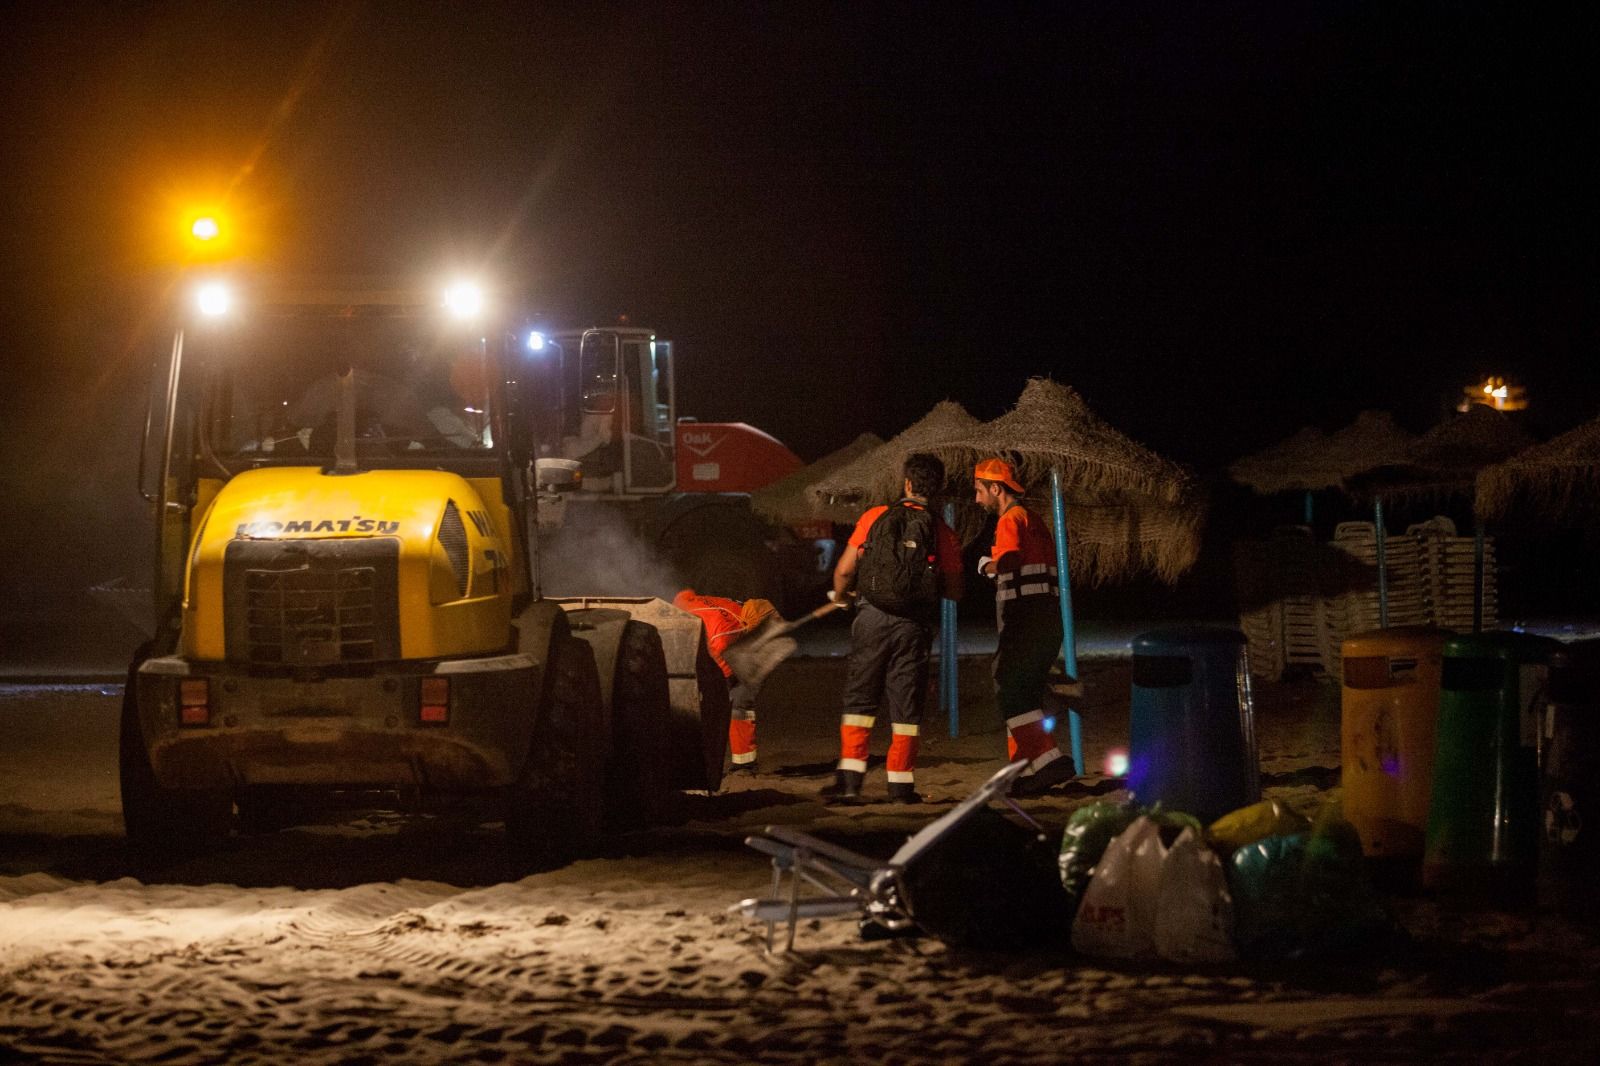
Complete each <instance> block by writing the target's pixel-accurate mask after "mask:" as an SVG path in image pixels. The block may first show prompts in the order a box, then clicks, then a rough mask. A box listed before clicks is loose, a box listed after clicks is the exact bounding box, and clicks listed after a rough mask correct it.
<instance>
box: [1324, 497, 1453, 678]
mask: <svg viewBox="0 0 1600 1066" xmlns="http://www.w3.org/2000/svg"><path fill="white" fill-rule="evenodd" d="M1333 547H1334V548H1335V549H1337V550H1338V551H1340V552H1342V553H1343V554H1345V555H1346V556H1348V557H1350V558H1351V559H1353V560H1355V562H1357V563H1358V564H1360V567H1361V568H1362V571H1363V573H1362V579H1361V580H1360V581H1358V582H1354V583H1352V582H1351V581H1350V580H1349V578H1348V576H1346V577H1344V578H1343V579H1342V580H1334V581H1330V592H1329V595H1328V597H1327V599H1326V600H1325V601H1324V611H1325V614H1324V618H1325V625H1324V628H1323V669H1325V670H1327V671H1328V672H1329V673H1336V672H1337V671H1338V669H1339V656H1340V649H1341V648H1342V647H1343V646H1344V640H1345V638H1346V637H1348V636H1350V635H1351V634H1352V633H1361V632H1364V631H1366V630H1369V629H1377V628H1378V627H1379V626H1380V625H1381V624H1382V611H1381V609H1380V607H1379V603H1378V574H1377V568H1378V538H1377V533H1376V531H1375V529H1374V527H1373V524H1372V523H1371V522H1340V523H1339V524H1338V525H1337V526H1335V527H1334V530H1333ZM1384 565H1385V570H1386V572H1387V574H1388V584H1389V596H1388V599H1389V624H1390V625H1391V626H1407V625H1426V624H1427V623H1428V621H1429V617H1428V598H1427V595H1426V588H1425V584H1426V583H1425V582H1424V580H1423V574H1422V551H1421V548H1420V546H1419V544H1418V541H1417V538H1416V537H1415V536H1413V535H1411V534H1390V535H1389V536H1387V537H1386V538H1385V539H1384Z"/></svg>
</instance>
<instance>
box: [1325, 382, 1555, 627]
mask: <svg viewBox="0 0 1600 1066" xmlns="http://www.w3.org/2000/svg"><path fill="white" fill-rule="evenodd" d="M1532 443H1533V441H1532V438H1530V437H1529V436H1528V435H1527V433H1525V432H1524V431H1523V430H1522V428H1521V427H1520V426H1518V425H1517V424H1516V423H1514V422H1512V421H1511V420H1510V419H1509V418H1507V417H1506V416H1505V415H1504V414H1501V413H1500V412H1499V411H1496V410H1494V409H1493V408H1492V407H1486V406H1484V405H1482V404H1473V405H1472V406H1471V407H1469V408H1467V410H1466V411H1464V412H1463V413H1461V414H1458V415H1456V416H1455V417H1453V418H1450V419H1448V420H1446V421H1444V422H1441V423H1440V424H1439V425H1437V426H1435V427H1434V428H1432V429H1430V430H1429V431H1428V432H1426V433H1424V434H1423V435H1422V436H1420V437H1418V438H1417V439H1416V440H1415V441H1413V442H1412V443H1411V445H1410V447H1408V448H1407V449H1406V450H1405V453H1404V454H1403V455H1401V456H1398V457H1396V458H1395V459H1393V460H1391V461H1389V462H1386V463H1382V464H1380V465H1378V466H1375V467H1373V468H1372V469H1370V470H1368V471H1366V472H1365V473H1362V474H1359V475H1357V476H1355V477H1352V478H1349V479H1347V481H1346V485H1345V487H1346V489H1348V490H1349V491H1351V492H1352V493H1353V494H1355V495H1357V496H1362V497H1366V498H1368V499H1371V500H1372V507H1373V525H1374V527H1375V530H1374V531H1375V532H1376V534H1377V546H1378V619H1379V623H1380V624H1381V625H1388V624H1389V604H1388V570H1387V563H1386V560H1385V558H1384V528H1383V508H1384V505H1385V504H1386V503H1391V502H1395V501H1400V500H1415V499H1429V498H1438V497H1442V496H1464V495H1470V494H1471V493H1472V491H1473V489H1474V487H1475V484H1476V481H1477V476H1478V471H1480V470H1482V469H1484V468H1485V467H1488V466H1492V465H1494V464H1495V463H1498V462H1501V461H1503V460H1505V459H1509V458H1511V457H1512V456H1514V455H1516V454H1517V453H1518V452H1521V451H1523V450H1525V449H1526V448H1527V447H1528V446H1529V445H1530V444H1532ZM1473 539H1474V555H1475V558H1476V567H1475V568H1476V577H1475V579H1474V581H1475V588H1474V594H1473V612H1472V615H1473V629H1474V630H1477V629H1478V628H1480V627H1481V624H1482V618H1483V523H1482V522H1474V523H1473Z"/></svg>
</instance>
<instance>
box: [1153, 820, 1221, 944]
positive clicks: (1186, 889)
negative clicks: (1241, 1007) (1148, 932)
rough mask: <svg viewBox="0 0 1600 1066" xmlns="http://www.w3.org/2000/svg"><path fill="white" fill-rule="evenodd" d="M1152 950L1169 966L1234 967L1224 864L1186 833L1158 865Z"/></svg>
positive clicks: (1202, 843)
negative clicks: (1159, 870) (1215, 964)
mask: <svg viewBox="0 0 1600 1066" xmlns="http://www.w3.org/2000/svg"><path fill="white" fill-rule="evenodd" d="M1154 939H1155V949H1156V953H1157V954H1159V955H1160V956H1161V957H1162V958H1163V959H1167V960H1169V961H1171V962H1189V963H1215V962H1232V961H1233V960H1234V959H1235V958H1236V957H1237V955H1236V953H1235V952H1234V948H1233V896H1232V895H1231V894H1230V893H1229V892H1228V875H1227V871H1225V870H1224V869H1223V868H1222V860H1220V859H1218V858H1217V853H1216V852H1214V851H1212V850H1211V848H1210V847H1208V846H1207V845H1206V843H1205V842H1204V841H1203V840H1201V838H1200V835H1199V834H1198V833H1196V832H1195V831H1194V830H1193V829H1185V830H1184V831H1183V832H1182V833H1181V834H1179V836H1178V839H1177V840H1175V841H1173V842H1172V847H1170V848H1168V849H1167V854H1166V858H1165V859H1164V860H1163V861H1162V863H1161V887H1160V889H1159V892H1158V894H1157V898H1156V918H1155V937H1154Z"/></svg>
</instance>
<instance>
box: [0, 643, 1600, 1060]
mask: <svg viewBox="0 0 1600 1066" xmlns="http://www.w3.org/2000/svg"><path fill="white" fill-rule="evenodd" d="M841 669H842V664H841V663H840V662H839V661H838V660H837V659H829V658H813V659H803V660H796V661H792V662H790V663H788V664H786V665H785V666H784V667H782V668H781V670H780V671H779V673H777V674H775V675H774V677H773V678H772V679H771V681H770V682H769V685H768V690H767V698H766V700H765V702H764V705H763V707H762V717H761V735H760V739H761V766H762V772H761V773H760V774H758V775H757V776H755V777H752V778H745V779H736V780H732V781H730V783H729V785H728V787H727V789H726V790H725V791H723V792H722V793H720V794H718V795H715V796H705V795H689V796H685V797H683V798H682V800H681V802H680V803H678V804H677V809H676V810H674V811H671V812H668V813H667V816H666V818H665V821H666V823H667V824H664V825H661V826H659V827H656V828H653V829H650V830H647V831H643V832H637V833H633V834H630V835H627V836H621V837H616V838H614V839H608V840H604V841H600V842H597V844H598V846H597V848H596V849H595V854H594V856H593V857H591V858H586V859H584V860H582V861H579V862H575V863H573V864H571V865H569V866H566V867H564V868H562V869H558V870H554V871H550V872H544V873H539V874H535V875H532V876H519V872H518V871H517V870H516V869H515V867H514V866H513V864H512V863H511V862H510V860H509V857H508V856H507V854H506V852H505V850H504V848H503V846H502V844H501V841H500V836H499V831H498V827H497V826H495V825H492V824H486V823H484V822H481V821H479V820H478V819H477V818H476V817H475V816H474V815H473V814H472V813H471V812H447V813H435V814H413V815H395V814H375V813H370V812H365V813H364V812H359V811H356V812H345V813H343V814H334V815H330V816H328V817H327V818H325V819H320V820H319V821H318V822H317V823H316V824H313V825H307V826H298V827H294V828H291V829H286V830H283V831H280V832H277V833H272V834H268V835H264V836H254V837H235V838H234V839H232V840H231V841H230V842H229V843H228V844H227V846H226V847H224V848H223V849H222V850H220V851H219V852H217V853H216V854H213V855H209V856H205V857H201V858H194V859H188V860H184V861H181V862H177V863H173V864H171V865H169V866H166V867H163V868H158V869H147V868H143V867H140V866H138V865H137V864H136V863H134V862H133V861H132V860H131V857H130V856H129V855H128V854H127V852H126V851H125V849H124V846H123V844H122V841H121V838H120V815H119V813H118V800H117V791H116V772H115V723H116V713H117V707H118V700H119V696H120V691H119V687H118V686H117V685H115V684H104V683H102V684H92V683H91V684H83V683H79V684H70V685H56V686H49V685H26V686H22V685H13V686H7V687H5V688H3V689H0V724H3V725H4V728H5V729H6V734H7V737H8V742H7V744H6V745H5V747H4V749H3V751H0V797H4V799H3V800H0V1062H10V1061H19V1062H28V1061H48V1062H71V1063H113V1062H184V1063H188V1062H196V1063H277V1062H288V1061H294V1062H298V1063H305V1064H317V1063H330V1064H331V1063H341V1064H343V1063H368V1062H508V1063H515V1062H602V1061H604V1062H645V1061H651V1062H656V1061H674V1062H749V1061H761V1062H797V1063H798V1062H847V1061H849V1062H855V1061H875V1062H884V1063H898V1062H979V1061H982V1062H991V1063H1047V1062H1059V1061H1083V1062H1118V1063H1121V1062H1128V1063H1133V1062H1167V1061H1172V1062H1177V1061H1184V1062H1194V1061H1206V1062H1261V1063H1269V1062H1271V1063H1278V1062H1312V1061H1317V1062H1346V1061H1348V1062H1355V1061H1361V1062H1402V1061H1403V1062H1416V1061H1438V1062H1482V1061H1494V1062H1523V1061H1538V1062H1540V1063H1557V1062H1574V1063H1576V1062H1589V1061H1592V1049H1593V1048H1594V1047H1595V1046H1600V1043H1597V1041H1600V998H1597V997H1596V995H1595V992H1596V988H1597V975H1600V948H1597V946H1596V942H1595V940H1594V939H1593V938H1592V937H1591V936H1589V935H1587V934H1585V933H1584V932H1582V931H1581V930H1578V929H1576V928H1574V927H1572V926H1570V925H1568V924H1567V923H1566V922H1564V921H1562V920H1560V919H1558V918H1556V917H1554V916H1552V915H1548V914H1536V913H1535V914H1522V915H1512V914H1499V913H1492V912H1466V911H1459V910H1451V909H1449V908H1446V907H1442V906H1440V905H1439V904H1437V903H1435V902H1432V901H1429V900H1425V899H1417V898H1411V899H1401V898H1392V897H1391V898H1390V899H1389V902H1390V904H1391V907H1392V910H1393V913H1394V916H1395V918H1396V919H1397V921H1398V923H1399V926H1400V927H1401V929H1403V930H1404V934H1403V935H1400V936H1397V937H1396V939H1395V941H1394V943H1393V944H1392V945H1390V947H1389V949H1388V950H1386V951H1384V952H1382V953H1381V954H1380V955H1378V956H1375V957H1373V958H1370V959H1367V960H1363V961H1362V962H1361V963H1360V964H1341V965H1337V966H1334V965H1330V964H1316V963H1305V964H1299V965H1294V966H1281V967H1273V968H1263V967H1252V966H1246V965H1237V966H1232V967H1225V968H1214V969H1203V970H1201V969H1196V970H1190V969H1184V968H1179V967H1173V966H1170V965H1165V964H1160V965H1133V964H1129V965H1126V966H1118V965H1110V964H1107V963H1104V962H1099V961H1095V960H1089V959H1084V958H1082V957H1077V956H1074V955H1072V954H1071V953H1070V952H1068V951H1065V950H1048V951H1042V952H1039V953H1034V954H1029V955H1001V954H989V953H983V952H970V951H957V950H953V949H950V948H948V947H946V946H945V945H943V944H942V943H940V942H939V941H937V940H935V939H932V938H921V939H907V940H891V941H881V942H865V941H863V940H862V939H861V938H860V937H859V936H858V934H857V930H856V927H855V923H854V922H853V921H849V920H827V921H813V922H809V923H806V924H805V925H804V926H803V927H802V928H801V930H800V931H799V936H798V939H797V944H796V950H794V951H792V952H788V953H769V952H767V951H766V950H765V930H764V927H763V926H761V925H759V924H752V923H749V922H747V921H745V920H744V919H742V918H741V917H739V916H737V915H735V914H732V913H730V912H729V907H730V905H732V904H734V903H735V902H736V901H737V900H739V899H741V898H743V897H746V896H752V895H761V894H763V893H764V892H765V891H766V889H767V887H768V885H769V880H770V870H769V868H768V867H767V865H766V863H765V861H764V859H763V858H762V857H761V856H760V855H758V854H756V853H755V852H754V851H752V850H750V849H748V848H746V847H745V846H744V845H743V839H744V837H745V836H746V835H748V834H749V833H751V832H755V831H758V830H759V829H760V827H762V826H764V825H768V824H775V823H785V824H792V825H797V826H802V827H805V828H806V829H807V830H808V831H810V832H812V833H815V834H817V835H819V836H822V837H825V838H827V839H830V840H833V841H836V842H839V843H842V844H844V845H846V846H848V847H850V848H853V849H855V850H857V851H860V852H863V853H866V854H871V855H882V856H887V855H889V854H890V853H891V852H892V851H893V850H894V848H895V847H896V846H897V845H898V844H899V843H900V842H901V841H902V840H903V839H904V838H905V836H906V835H908V834H909V833H910V832H912V831H914V830H915V829H916V828H918V827H920V826H921V825H922V824H924V823H925V822H926V821H928V820H930V819H931V818H933V817H935V816H937V814H938V813H940V812H941V811H942V810H945V809H948V806H949V805H950V804H951V803H953V802H955V801H957V800H958V799H959V798H961V797H962V796H964V795H965V794H966V793H967V792H969V791H970V790H971V789H972V788H974V787H975V786H976V785H977V784H978V783H979V782H981V781H982V780H983V779H984V777H986V776H987V775H988V774H989V773H990V772H992V771H993V770H994V769H996V768H998V766H999V765H1000V757H1001V753H1002V751H1003V740H1002V736H1001V733H1000V731H999V725H998V722H997V720H996V719H995V716H994V709H993V705H992V702H991V701H990V699H989V696H988V690H987V687H986V685H985V683H984V682H985V675H984V671H985V669H986V663H985V662H984V661H983V660H981V659H976V658H974V659H968V660H964V661H963V674H962V684H963V693H964V694H970V697H969V698H968V699H966V701H965V702H964V704H963V710H962V713H963V720H962V731H963V735H962V736H960V737H959V738H956V739H953V740H952V739H950V738H948V737H947V736H944V735H943V733H944V730H943V723H939V722H933V723H930V724H929V726H928V727H927V732H928V733H929V734H930V735H929V736H927V737H926V739H925V745H924V757H923V759H922V760H921V765H920V767H919V776H918V784H919V788H921V789H922V790H923V792H924V793H925V794H926V795H927V798H928V801H929V802H928V803H926V804H924V805H922V806H920V807H911V806H891V805H888V804H883V803H878V804H869V805H866V806H861V807H852V808H829V807H825V806H823V805H822V804H821V803H820V802H819V801H818V800H817V799H816V797H815V791H816V789H817V787H819V786H820V785H821V784H823V783H824V782H825V781H826V780H828V777H829V775H830V773H831V759H832V757H833V754H834V748H833V744H834V742H835V736H836V733H835V728H836V726H835V722H836V719H835V718H834V715H835V700H836V696H837V691H838V686H839V681H840V677H841V673H840V672H841ZM1085 676H1086V684H1087V695H1086V698H1085V699H1084V701H1083V709H1084V718H1085V748H1086V762H1087V763H1088V766H1089V768H1090V771H1091V772H1090V774H1088V775H1087V776H1086V777H1085V778H1083V779H1081V780H1080V781H1078V782H1074V783H1073V784H1071V785H1070V786H1068V787H1066V788H1065V789H1063V790H1061V791H1059V792H1058V793H1055V794H1052V795H1050V796H1047V797H1045V798H1042V799H1038V800H1032V801H1028V802H1027V803H1026V804H1025V806H1026V808H1027V809H1028V810H1029V811H1030V813H1032V814H1033V816H1034V817H1036V818H1037V819H1038V820H1039V821H1040V822H1041V823H1043V824H1044V825H1045V826H1047V827H1048V828H1050V829H1052V830H1053V831H1054V832H1056V833H1059V831H1060V828H1061V826H1062V825H1064V823H1065V820H1066V818H1067V816H1068V815H1069V814H1070V812H1071V810H1072V809H1073V808H1074V807H1076V806H1078V805H1080V804H1082V803H1085V802H1088V801H1089V800H1090V799H1092V798H1094V797H1096V796H1103V795H1106V794H1108V793H1110V792H1112V791H1113V790H1115V789H1116V788H1117V786H1118V782H1117V781H1115V780H1111V779H1107V778H1105V777H1103V776H1101V775H1100V774H1099V773H1098V772H1097V771H1098V770H1099V769H1100V768H1101V767H1103V765H1104V760H1105V757H1106V753H1107V752H1108V750H1110V749H1113V748H1116V747H1119V746H1121V745H1124V744H1125V743H1126V736H1127V704H1128V673H1127V663H1126V661H1125V660H1116V659H1106V660H1092V661H1090V662H1089V663H1088V664H1087V666H1086V669H1085ZM1258 701H1259V702H1258V729H1259V735H1260V740H1261V746H1262V773H1263V782H1264V785H1265V791H1266V794H1267V795H1268V796H1271V797H1276V798H1279V799H1282V800H1284V801H1286V802H1287V803H1289V804H1290V805H1291V806H1293V807H1295V808H1296V809H1299V810H1301V811H1304V812H1310V811H1313V810H1315V809H1316V808H1317V807H1318V806H1319V805H1320V804H1321V803H1322V802H1323V801H1324V800H1325V799H1326V798H1328V797H1330V796H1332V795H1334V794H1336V791H1337V785H1338V689H1337V688H1336V687H1334V686H1331V685H1327V684H1325V683H1319V682H1315V681H1309V680H1307V681H1299V682H1293V683H1285V684H1279V685H1269V686H1263V687H1262V688H1261V689H1259V690H1258ZM883 743H886V741H884V740H882V739H880V742H879V744H878V745H877V747H878V748H881V746H882V744H883ZM875 750H876V749H875ZM868 787H869V791H870V790H871V789H873V788H876V789H877V790H878V792H879V794H880V795H881V791H882V788H883V785H882V773H881V770H875V772H874V773H873V774H872V775H870V776H869V786H868Z"/></svg>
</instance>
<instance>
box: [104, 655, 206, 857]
mask: <svg viewBox="0 0 1600 1066" xmlns="http://www.w3.org/2000/svg"><path fill="white" fill-rule="evenodd" d="M139 661H140V660H138V659H135V660H134V664H133V666H131V667H130V668H129V669H128V682H127V685H126V687H125V688H124V689H123V692H122V721H121V724H120V728H119V731H118V737H117V770H118V777H119V779H120V782H119V783H120V785H121V790H122V824H123V829H124V832H126V834H127V837H128V844H129V845H130V846H131V847H132V848H133V850H134V852H135V853H136V854H138V855H139V856H141V857H144V858H152V859H160V858H170V857H175V856H179V855H192V854H198V853H200V852H202V851H205V850H206V849H207V848H209V847H213V846H215V845H216V844H218V843H219V842H220V841H222V840H223V839H224V838H226V837H227V835H228V832H229V830H230V829H231V828H232V823H233V797H232V796H231V795H230V794H229V793H228V791H227V790H226V789H187V788H163V787H162V786H161V784H160V783H159V782H157V781H156V774H155V770H154V768H152V767H151V765H150V753H149V751H148V750H147V749H146V747H145V739H144V729H143V727H141V726H140V724H139V698H138V671H139Z"/></svg>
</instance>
